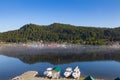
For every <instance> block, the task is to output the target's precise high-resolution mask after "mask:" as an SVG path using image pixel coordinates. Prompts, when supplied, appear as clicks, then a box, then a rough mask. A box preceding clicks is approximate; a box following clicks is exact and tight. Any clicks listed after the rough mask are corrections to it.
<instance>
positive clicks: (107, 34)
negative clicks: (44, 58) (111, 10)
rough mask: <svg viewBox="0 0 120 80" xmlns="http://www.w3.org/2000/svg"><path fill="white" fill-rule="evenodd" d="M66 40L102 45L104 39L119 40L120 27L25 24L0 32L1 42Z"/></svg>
mask: <svg viewBox="0 0 120 80" xmlns="http://www.w3.org/2000/svg"><path fill="white" fill-rule="evenodd" d="M41 40H43V41H44V42H68V43H75V44H78V43H80V44H91V45H104V44H106V42H105V41H120V28H95V27H83V26H73V25H68V24H59V23H54V24H51V25H48V26H41V25H35V24H27V25H24V26H23V27H21V28H20V29H19V30H14V31H8V32H4V33H0V41H2V42H27V41H41Z"/></svg>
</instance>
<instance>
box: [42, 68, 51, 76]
mask: <svg viewBox="0 0 120 80" xmlns="http://www.w3.org/2000/svg"><path fill="white" fill-rule="evenodd" d="M52 70H53V68H47V69H46V71H44V75H45V76H46V77H48V78H52Z"/></svg>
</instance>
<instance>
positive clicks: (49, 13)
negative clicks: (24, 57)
mask: <svg viewBox="0 0 120 80" xmlns="http://www.w3.org/2000/svg"><path fill="white" fill-rule="evenodd" d="M55 22H56V23H64V24H72V25H76V26H93V27H108V28H114V27H119V26H120V0H0V32H5V31H8V30H15V29H19V28H20V27H22V26H23V25H25V24H29V23H34V24H39V25H50V24H52V23H55Z"/></svg>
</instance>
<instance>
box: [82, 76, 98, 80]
mask: <svg viewBox="0 0 120 80" xmlns="http://www.w3.org/2000/svg"><path fill="white" fill-rule="evenodd" d="M84 80H96V79H94V78H93V77H92V76H88V77H86V78H85V79H84Z"/></svg>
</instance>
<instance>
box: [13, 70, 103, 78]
mask: <svg viewBox="0 0 120 80" xmlns="http://www.w3.org/2000/svg"><path fill="white" fill-rule="evenodd" d="M37 75H38V72H37V71H27V72H25V73H23V74H21V75H19V76H16V77H14V78H12V79H11V80H77V79H73V78H64V77H61V78H59V79H49V78H46V77H44V76H43V77H38V76H37ZM79 80H84V78H83V77H80V79H79ZM96 80H104V79H96Z"/></svg>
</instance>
